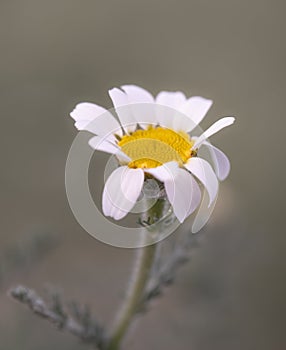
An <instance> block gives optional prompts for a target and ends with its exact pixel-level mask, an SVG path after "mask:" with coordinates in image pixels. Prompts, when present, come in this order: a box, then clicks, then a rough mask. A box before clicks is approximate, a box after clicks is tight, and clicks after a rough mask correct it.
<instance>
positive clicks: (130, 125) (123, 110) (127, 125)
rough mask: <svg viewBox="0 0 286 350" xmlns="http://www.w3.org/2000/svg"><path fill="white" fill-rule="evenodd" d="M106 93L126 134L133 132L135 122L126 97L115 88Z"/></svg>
mask: <svg viewBox="0 0 286 350" xmlns="http://www.w3.org/2000/svg"><path fill="white" fill-rule="evenodd" d="M108 93H109V96H110V98H111V99H112V102H113V106H114V108H115V110H116V113H117V115H118V117H119V120H120V122H121V125H122V126H123V128H124V129H125V130H126V131H127V132H133V131H134V130H135V129H136V125H137V122H136V120H135V118H134V116H133V113H132V110H131V108H130V105H129V101H128V96H127V95H126V93H125V92H123V91H122V90H120V89H117V88H113V89H111V90H109V91H108ZM122 106H125V107H122Z"/></svg>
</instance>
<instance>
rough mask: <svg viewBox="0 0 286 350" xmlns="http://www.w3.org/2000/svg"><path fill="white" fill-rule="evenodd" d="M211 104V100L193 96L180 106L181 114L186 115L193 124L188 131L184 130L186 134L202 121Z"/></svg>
mask: <svg viewBox="0 0 286 350" xmlns="http://www.w3.org/2000/svg"><path fill="white" fill-rule="evenodd" d="M212 104H213V101H212V100H208V99H206V98H203V97H200V96H193V97H191V98H189V99H188V100H187V101H186V103H184V105H182V106H181V108H180V110H181V112H183V113H184V114H186V115H187V116H188V117H189V118H190V119H191V120H192V121H193V124H192V125H191V126H190V127H189V128H188V130H185V131H186V132H190V131H191V130H192V129H194V128H195V127H196V126H197V125H198V124H199V123H200V122H201V121H202V120H203V118H204V117H205V115H206V114H207V112H208V110H209V109H210V108H211V106H212Z"/></svg>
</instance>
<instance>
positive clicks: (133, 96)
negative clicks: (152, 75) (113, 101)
mask: <svg viewBox="0 0 286 350" xmlns="http://www.w3.org/2000/svg"><path fill="white" fill-rule="evenodd" d="M121 88H122V90H123V91H125V92H126V94H127V96H128V101H129V103H154V97H153V96H152V95H151V94H150V92H149V91H147V90H145V89H143V88H141V87H139V86H136V85H122V86H121Z"/></svg>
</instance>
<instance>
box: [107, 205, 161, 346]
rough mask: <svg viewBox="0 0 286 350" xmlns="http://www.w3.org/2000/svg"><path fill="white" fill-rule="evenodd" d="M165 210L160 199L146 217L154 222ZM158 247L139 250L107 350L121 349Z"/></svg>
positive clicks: (137, 307) (146, 247)
mask: <svg viewBox="0 0 286 350" xmlns="http://www.w3.org/2000/svg"><path fill="white" fill-rule="evenodd" d="M163 211H164V201H162V200H160V199H159V200H158V201H157V203H156V204H155V205H154V206H153V207H152V208H151V209H149V211H148V212H147V213H146V214H147V218H146V219H148V220H149V219H151V223H154V218H160V217H162V216H163ZM145 234H146V232H145ZM147 234H148V233H147ZM147 238H148V237H147ZM156 248H157V244H152V245H147V246H145V247H143V248H140V249H138V250H137V255H136V260H135V266H134V270H133V272H132V276H131V279H130V285H129V289H128V292H127V296H126V299H125V301H124V302H123V304H122V307H121V308H120V310H119V313H118V316H117V318H116V321H115V325H114V327H113V332H112V333H111V336H110V341H109V343H108V346H107V350H118V349H119V347H120V344H121V341H122V339H123V337H124V335H125V333H126V332H127V330H128V327H129V325H130V323H131V321H132V319H133V317H134V315H135V314H136V313H137V312H138V309H139V307H140V302H141V301H142V296H143V293H144V291H145V288H146V285H147V282H148V280H149V276H150V271H151V269H152V266H153V263H154V259H155V254H156Z"/></svg>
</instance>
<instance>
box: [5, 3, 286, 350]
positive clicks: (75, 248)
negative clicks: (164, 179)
mask: <svg viewBox="0 0 286 350" xmlns="http://www.w3.org/2000/svg"><path fill="white" fill-rule="evenodd" d="M285 10H286V5H285V1H280V0H271V1H270V0H259V1H258V0H250V1H246V0H240V1H238V0H216V1H210V0H181V1H180V0H179V1H172V0H164V1H163V0H157V1H151V0H142V1H138V0H135V1H134V0H120V1H115V0H112V1H110V0H107V1H99V0H84V1H76V0H60V1H55V0H50V1H43V0H22V1H20V0H18V1H16V0H9V1H8V0H2V1H1V2H0V33H1V34H0V36H1V55H0V60H1V66H0V67H1V79H0V87H1V148H0V152H1V172H0V177H1V244H0V254H1V258H0V266H1V274H0V277H1V279H0V310H1V313H0V348H1V349H6V350H20V349H21V350H36V349H39V348H41V349H43V350H48V349H51V348H55V349H63V350H64V349H69V350H83V349H85V348H86V346H84V345H82V344H80V343H79V342H78V341H77V340H76V339H74V338H73V337H72V336H70V335H68V334H62V333H60V332H58V331H56V330H55V329H54V328H53V327H52V326H51V325H50V324H47V323H46V322H45V321H42V320H39V319H38V318H37V317H36V316H34V315H32V314H31V313H30V312H29V311H27V310H26V309H25V308H24V307H22V306H21V305H18V304H17V303H15V302H13V301H12V300H10V299H9V298H8V297H7V295H6V291H7V289H9V288H10V287H11V286H14V285H16V284H18V283H23V284H25V285H28V286H30V287H32V288H35V289H36V290H38V291H39V292H40V293H42V292H43V289H45V286H47V285H51V284H52V285H54V286H57V287H59V288H60V289H61V290H62V292H63V293H64V295H65V297H66V299H67V300H70V299H76V300H79V301H81V302H88V304H89V305H90V307H91V308H92V310H93V312H94V313H95V314H97V315H98V317H99V318H100V319H101V320H102V321H103V322H105V323H107V324H109V323H110V321H111V319H112V315H113V313H114V311H115V308H116V306H117V305H118V303H119V302H120V300H121V299H122V296H123V295H124V290H125V284H126V281H127V279H128V275H129V273H130V269H131V266H132V261H133V260H132V258H133V254H134V252H133V251H131V250H125V249H118V248H113V247H110V246H107V245H105V244H102V243H100V242H98V241H97V240H95V239H94V238H92V237H90V236H89V235H88V234H87V233H86V232H84V231H83V229H82V228H81V227H80V226H79V225H78V223H77V222H76V220H75V219H74V217H73V215H72V213H71V211H70V209H69V206H68V203H67V199H66V194H65V187H64V168H65V161H66V157H67V154H68V151H69V147H70V145H71V143H72V141H73V138H74V137H75V135H76V131H75V129H74V127H73V122H72V120H71V119H70V118H69V117H68V115H69V112H70V111H71V110H72V108H73V107H74V105H75V104H76V103H77V102H79V101H93V102H96V103H98V104H101V105H104V106H106V107H111V101H110V100H109V98H108V95H107V90H108V89H109V88H111V87H114V86H120V85H122V84H128V83H135V84H138V85H141V86H143V87H145V88H146V89H148V90H150V91H151V92H152V93H154V94H155V93H157V92H159V91H160V90H182V91H184V92H185V93H186V94H187V95H190V94H192V95H202V96H205V97H208V98H211V99H213V100H214V101H215V103H214V106H213V108H212V109H211V111H210V112H209V114H208V117H207V118H206V119H205V121H204V122H203V127H207V126H209V125H210V124H211V123H212V122H214V121H215V120H216V119H218V117H221V116H225V115H235V116H236V117H237V122H236V124H235V126H233V127H231V128H229V129H227V130H225V131H224V132H221V133H219V134H217V135H216V136H214V137H213V138H212V141H213V142H214V143H215V144H216V145H217V146H219V147H221V148H222V149H223V150H225V151H226V153H227V154H228V155H229V157H230V159H231V162H232V172H231V175H230V177H229V178H228V179H227V180H226V181H225V182H224V183H223V185H222V186H221V192H220V197H219V200H218V203H217V207H216V209H215V212H214V215H213V217H212V219H211V221H210V222H209V224H208V226H207V227H206V228H205V229H204V231H203V232H202V234H201V237H200V238H199V244H198V245H196V247H194V248H193V252H192V253H193V254H192V260H191V261H190V263H188V264H187V265H185V266H184V267H183V268H182V269H181V270H180V272H179V273H178V275H177V281H176V284H175V285H174V286H172V287H171V288H170V289H168V290H166V292H165V294H164V296H163V297H162V298H161V299H160V300H158V301H157V302H156V303H155V304H153V306H152V308H151V310H150V311H149V313H148V314H147V315H146V316H145V317H143V318H142V319H141V320H140V322H138V323H137V327H136V328H135V329H134V333H133V335H132V336H131V337H129V338H128V339H127V340H126V347H125V348H126V349H134V350H143V349H147V348H148V349H164V350H168V349H174V348H176V349H178V350H187V349H193V350H197V349H200V350H209V349H212V350H216V349H220V350H222V349H227V350H229V349H231V350H236V349H245V350H248V349H249V350H250V349H251V350H256V349H257V350H258V349H259V350H264V349H265V350H270V349H271V350H283V349H285V348H286V334H285V326H286V303H285V295H286V281H285V273H286V267H285V266H286V255H285V245H286V239H285V228H283V227H285V224H284V219H285V199H284V193H285V155H284V150H285V145H284V143H285V136H284V134H285V127H286V122H285V120H286V118H285V105H284V104H285V92H286V88H285V81H286V79H285V78H286V75H285V62H286V45H285V30H286V23H285ZM95 160H96V161H97V162H98V163H97V164H101V165H103V164H104V162H105V161H106V157H105V156H104V155H103V154H100V155H97V156H96V158H95ZM94 185H95V187H96V188H97V192H98V195H100V194H101V185H102V179H101V178H97V177H94Z"/></svg>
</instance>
